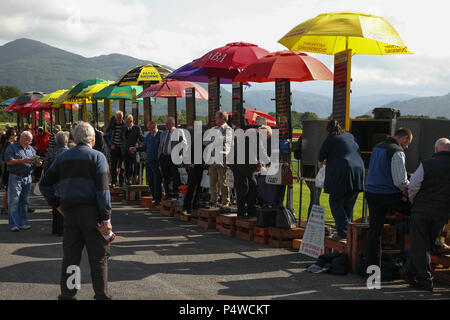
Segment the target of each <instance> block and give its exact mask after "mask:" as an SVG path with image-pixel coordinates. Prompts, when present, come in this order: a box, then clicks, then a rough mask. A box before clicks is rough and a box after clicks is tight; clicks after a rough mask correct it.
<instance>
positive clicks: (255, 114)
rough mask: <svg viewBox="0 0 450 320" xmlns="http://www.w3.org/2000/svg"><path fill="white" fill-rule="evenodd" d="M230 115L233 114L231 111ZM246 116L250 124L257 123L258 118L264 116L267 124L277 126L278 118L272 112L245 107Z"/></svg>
mask: <svg viewBox="0 0 450 320" xmlns="http://www.w3.org/2000/svg"><path fill="white" fill-rule="evenodd" d="M228 115H230V116H232V115H233V113H232V112H229V113H228ZM244 118H245V120H246V121H247V123H248V124H249V125H255V124H256V121H257V120H258V118H263V119H265V120H266V124H267V125H268V126H269V127H276V125H277V120H276V119H275V118H274V117H272V116H271V115H270V114H268V113H265V112H262V111H259V110H256V109H253V110H252V109H245V113H244Z"/></svg>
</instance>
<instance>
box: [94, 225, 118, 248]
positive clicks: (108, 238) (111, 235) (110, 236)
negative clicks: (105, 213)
mask: <svg viewBox="0 0 450 320" xmlns="http://www.w3.org/2000/svg"><path fill="white" fill-rule="evenodd" d="M105 228H106V226H105V223H104V222H102V223H101V224H97V230H98V231H99V232H100V234H101V235H102V236H103V238H105V240H106V241H108V243H111V242H113V241H114V239H116V234H115V233H114V232H112V231H111V232H110V233H109V234H108V235H106V236H105V235H104V234H103V230H104V229H105Z"/></svg>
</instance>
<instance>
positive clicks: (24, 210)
mask: <svg viewBox="0 0 450 320" xmlns="http://www.w3.org/2000/svg"><path fill="white" fill-rule="evenodd" d="M31 181H32V179H31V176H27V177H20V176H16V175H14V174H10V175H9V179H8V213H9V227H10V228H14V227H21V226H24V225H26V224H27V222H28V200H29V198H30V191H31Z"/></svg>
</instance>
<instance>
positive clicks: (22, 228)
mask: <svg viewBox="0 0 450 320" xmlns="http://www.w3.org/2000/svg"><path fill="white" fill-rule="evenodd" d="M19 229H20V230H30V229H31V226H29V225H27V224H26V225H24V226H20V227H19Z"/></svg>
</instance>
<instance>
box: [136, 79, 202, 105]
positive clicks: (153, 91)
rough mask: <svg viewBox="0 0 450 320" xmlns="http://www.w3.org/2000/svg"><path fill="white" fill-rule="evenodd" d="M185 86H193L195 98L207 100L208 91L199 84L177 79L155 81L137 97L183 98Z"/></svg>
mask: <svg viewBox="0 0 450 320" xmlns="http://www.w3.org/2000/svg"><path fill="white" fill-rule="evenodd" d="M187 88H195V98H196V99H203V100H208V92H207V91H206V90H205V89H204V88H203V87H202V86H200V85H198V84H196V83H193V82H189V81H179V80H172V79H168V80H164V81H163V82H162V83H157V84H154V85H152V86H151V87H148V88H147V89H145V90H144V91H142V93H141V94H140V95H138V96H137V98H150V97H154V98H170V97H175V98H184V97H185V96H186V94H185V90H186V89H187Z"/></svg>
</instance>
